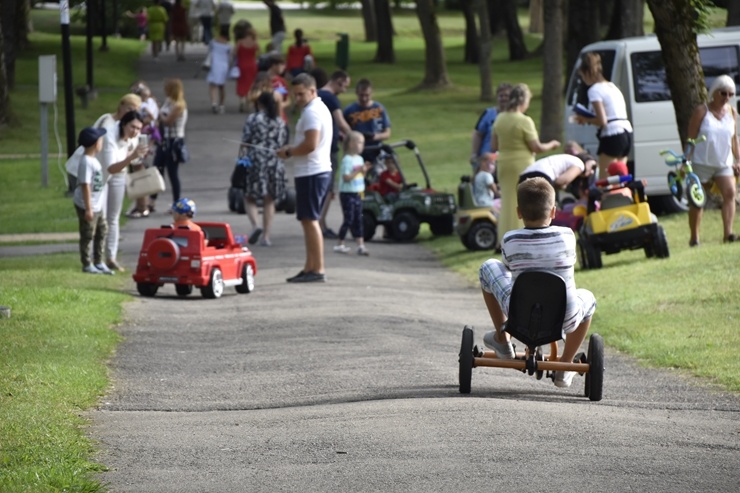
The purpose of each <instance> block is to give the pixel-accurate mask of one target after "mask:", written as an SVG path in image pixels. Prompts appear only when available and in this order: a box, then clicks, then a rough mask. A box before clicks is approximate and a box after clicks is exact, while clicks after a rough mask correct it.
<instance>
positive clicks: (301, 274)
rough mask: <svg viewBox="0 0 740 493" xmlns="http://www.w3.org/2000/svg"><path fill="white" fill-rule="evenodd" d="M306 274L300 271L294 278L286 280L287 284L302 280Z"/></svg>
mask: <svg viewBox="0 0 740 493" xmlns="http://www.w3.org/2000/svg"><path fill="white" fill-rule="evenodd" d="M305 275H306V273H305V272H303V271H300V272H299V273H298V274H296V275H294V276H293V277H289V278H287V279H286V281H287V282H296V279H298V278H301V277H303V276H305Z"/></svg>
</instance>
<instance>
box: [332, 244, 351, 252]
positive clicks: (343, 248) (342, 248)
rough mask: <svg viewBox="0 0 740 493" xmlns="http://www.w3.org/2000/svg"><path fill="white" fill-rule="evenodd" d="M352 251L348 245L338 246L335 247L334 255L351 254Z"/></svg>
mask: <svg viewBox="0 0 740 493" xmlns="http://www.w3.org/2000/svg"><path fill="white" fill-rule="evenodd" d="M351 251H352V249H351V248H350V247H348V246H347V245H337V246H335V247H334V253H349V252H351Z"/></svg>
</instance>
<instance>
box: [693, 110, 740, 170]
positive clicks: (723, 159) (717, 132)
mask: <svg viewBox="0 0 740 493" xmlns="http://www.w3.org/2000/svg"><path fill="white" fill-rule="evenodd" d="M734 133H735V118H734V112H733V111H732V109H731V108H728V110H727V112H726V113H725V116H723V117H722V119H721V120H718V119H717V117H716V116H714V114H713V113H712V112H711V111H709V107H707V114H706V115H704V119H703V120H702V121H701V125H700V126H699V135H706V136H707V140H705V141H704V142H699V143H698V144H696V148H694V158H693V159H694V162H696V163H698V164H703V165H705V166H712V167H714V168H729V167H730V166H732V161H733V159H732V139H733V138H735V135H734Z"/></svg>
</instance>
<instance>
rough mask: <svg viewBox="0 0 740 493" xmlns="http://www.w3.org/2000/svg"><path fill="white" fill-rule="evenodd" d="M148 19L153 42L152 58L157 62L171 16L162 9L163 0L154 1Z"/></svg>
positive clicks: (149, 9) (147, 15)
mask: <svg viewBox="0 0 740 493" xmlns="http://www.w3.org/2000/svg"><path fill="white" fill-rule="evenodd" d="M146 17H147V20H148V22H149V40H150V41H151V42H152V57H153V58H154V59H155V60H156V59H157V58H158V57H159V52H161V51H162V41H164V32H165V26H166V25H167V21H168V20H169V16H168V15H167V11H166V10H165V9H164V7H162V1H161V0H154V1H153V2H152V5H151V7H149V8H148V9H147V12H146Z"/></svg>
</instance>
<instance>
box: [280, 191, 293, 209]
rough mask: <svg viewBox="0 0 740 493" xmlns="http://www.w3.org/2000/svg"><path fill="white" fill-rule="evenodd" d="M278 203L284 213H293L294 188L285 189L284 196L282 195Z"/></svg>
mask: <svg viewBox="0 0 740 493" xmlns="http://www.w3.org/2000/svg"><path fill="white" fill-rule="evenodd" d="M280 205H281V209H282V210H283V211H284V212H285V213H286V214H295V189H293V188H286V189H285V197H283V200H282V201H281V204H280Z"/></svg>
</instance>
